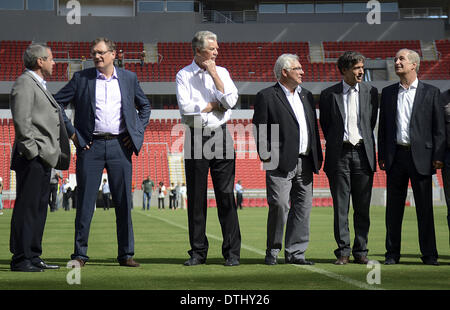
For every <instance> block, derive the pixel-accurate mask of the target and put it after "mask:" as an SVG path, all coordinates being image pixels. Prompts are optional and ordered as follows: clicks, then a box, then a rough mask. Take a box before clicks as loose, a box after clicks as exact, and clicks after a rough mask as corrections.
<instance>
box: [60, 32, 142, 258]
mask: <svg viewBox="0 0 450 310" xmlns="http://www.w3.org/2000/svg"><path fill="white" fill-rule="evenodd" d="M91 56H92V58H93V60H94V64H95V68H89V69H85V70H82V71H79V72H75V74H74V75H73V78H72V79H71V80H70V82H69V83H68V84H67V85H66V86H64V87H63V88H62V89H61V90H60V91H59V92H58V93H57V94H56V95H55V99H56V100H57V101H58V102H59V104H60V105H61V106H62V107H64V106H66V105H67V104H69V103H72V104H73V106H74V112H75V119H74V125H72V123H71V122H70V120H69V119H68V118H67V117H66V115H65V114H64V117H65V124H66V128H67V131H68V133H69V136H70V137H71V139H72V141H73V142H74V144H75V146H76V148H77V164H76V176H77V186H78V187H77V188H78V197H77V208H76V209H77V210H76V211H77V213H76V218H75V250H74V253H73V254H72V259H73V260H77V261H78V263H79V264H80V265H81V266H83V265H84V264H85V262H87V260H88V259H89V257H88V256H87V249H88V236H89V228H90V224H91V220H92V215H93V212H94V207H95V201H96V198H97V194H98V189H99V185H100V182H101V178H102V172H103V169H104V168H106V170H107V172H108V180H109V184H110V189H111V194H112V199H113V201H114V204H115V212H116V218H117V221H116V223H117V241H118V256H117V260H118V261H119V264H120V265H121V266H129V267H137V266H139V264H138V263H137V262H136V261H135V260H134V259H133V256H134V234H133V225H132V222H131V205H132V195H131V177H132V162H131V156H132V154H133V152H134V153H135V154H136V155H138V152H139V150H140V149H141V146H142V143H143V140H144V131H145V127H146V126H147V124H148V121H149V118H150V103H149V101H148V99H147V98H146V96H145V94H144V93H143V91H142V89H141V87H140V86H139V82H138V80H137V77H136V74H134V73H133V72H130V71H127V70H124V69H121V68H116V67H114V59H115V57H116V49H115V44H114V42H112V41H111V40H109V39H107V38H98V39H96V40H94V41H93V42H92V44H91Z"/></svg>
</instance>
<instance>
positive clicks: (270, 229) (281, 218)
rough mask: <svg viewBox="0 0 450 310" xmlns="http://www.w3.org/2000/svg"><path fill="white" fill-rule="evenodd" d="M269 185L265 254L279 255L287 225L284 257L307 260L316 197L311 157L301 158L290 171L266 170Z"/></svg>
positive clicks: (286, 258)
mask: <svg viewBox="0 0 450 310" xmlns="http://www.w3.org/2000/svg"><path fill="white" fill-rule="evenodd" d="M266 187H267V202H268V204H269V215H268V218H267V249H266V256H272V257H274V258H276V257H277V256H278V253H279V252H280V251H281V248H282V244H283V234H284V226H285V225H286V237H285V245H284V248H285V260H286V261H287V262H289V261H291V260H292V259H304V258H305V251H306V249H307V247H308V243H309V215H310V213H311V208H312V196H313V172H312V162H311V159H310V158H309V157H299V159H298V163H297V166H296V167H295V169H294V170H292V171H290V172H289V173H283V172H280V171H279V170H267V171H266Z"/></svg>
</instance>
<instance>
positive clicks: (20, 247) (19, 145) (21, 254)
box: [10, 44, 70, 272]
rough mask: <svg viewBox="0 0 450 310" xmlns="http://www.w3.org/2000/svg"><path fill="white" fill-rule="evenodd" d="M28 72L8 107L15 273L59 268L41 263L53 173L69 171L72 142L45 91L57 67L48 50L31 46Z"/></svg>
mask: <svg viewBox="0 0 450 310" xmlns="http://www.w3.org/2000/svg"><path fill="white" fill-rule="evenodd" d="M23 60H24V65H25V67H26V70H25V72H24V73H23V74H22V75H21V76H20V77H19V78H18V79H17V80H16V82H15V84H14V85H13V87H12V91H11V97H10V103H11V112H12V117H13V121H14V129H15V141H14V146H13V151H12V159H11V169H12V170H15V171H16V180H17V181H16V184H17V197H16V203H15V205H14V210H13V215H12V219H11V236H10V250H11V253H13V257H12V260H11V270H12V271H26V272H34V271H43V270H44V269H58V268H59V266H55V265H48V264H46V263H45V262H44V261H43V260H42V259H41V258H40V256H41V254H42V235H43V232H44V226H45V221H46V218H47V208H48V197H49V193H50V173H51V168H56V169H68V168H69V163H70V146H69V138H68V135H67V132H66V130H65V126H64V122H63V119H62V114H61V109H60V107H59V105H58V103H57V102H56V101H55V100H54V98H53V97H52V95H51V94H50V93H49V92H48V91H47V88H46V82H45V80H44V78H48V77H49V76H51V74H52V68H53V65H54V64H55V63H54V61H53V56H52V52H51V50H50V48H48V47H47V46H45V45H40V44H31V45H30V46H29V47H28V48H27V49H26V51H25V53H24V56H23Z"/></svg>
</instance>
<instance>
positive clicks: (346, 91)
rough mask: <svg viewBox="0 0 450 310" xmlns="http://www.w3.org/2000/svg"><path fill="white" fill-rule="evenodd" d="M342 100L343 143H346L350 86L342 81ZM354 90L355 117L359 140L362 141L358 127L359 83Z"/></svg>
mask: <svg viewBox="0 0 450 310" xmlns="http://www.w3.org/2000/svg"><path fill="white" fill-rule="evenodd" d="M342 86H343V90H342V99H343V100H344V110H345V119H344V141H345V142H348V95H349V94H350V89H351V88H352V86H350V85H348V84H347V83H345V81H342ZM354 88H355V90H356V98H355V100H356V117H357V119H358V134H359V136H360V140H361V139H362V135H361V128H360V125H359V83H356V85H355V86H354Z"/></svg>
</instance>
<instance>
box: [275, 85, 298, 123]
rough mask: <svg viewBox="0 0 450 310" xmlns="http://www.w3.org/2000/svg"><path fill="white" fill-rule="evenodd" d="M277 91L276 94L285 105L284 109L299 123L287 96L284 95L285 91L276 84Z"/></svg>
mask: <svg viewBox="0 0 450 310" xmlns="http://www.w3.org/2000/svg"><path fill="white" fill-rule="evenodd" d="M275 90H276V94H277V96H278V98H279V99H280V101H281V102H282V103H283V105H284V107H285V108H286V109H287V110H288V111H289V113H290V114H291V116H292V117H293V118H294V120H295V121H297V117H296V116H295V113H294V110H292V107H291V105H290V104H289V101H288V100H287V98H286V94H285V93H284V91H283V89H282V88H281V86H280V85H279V84H278V83H277V84H275Z"/></svg>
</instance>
